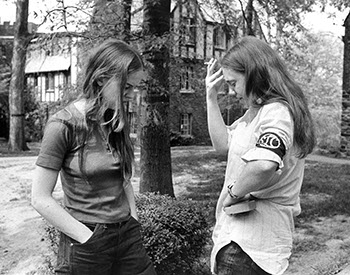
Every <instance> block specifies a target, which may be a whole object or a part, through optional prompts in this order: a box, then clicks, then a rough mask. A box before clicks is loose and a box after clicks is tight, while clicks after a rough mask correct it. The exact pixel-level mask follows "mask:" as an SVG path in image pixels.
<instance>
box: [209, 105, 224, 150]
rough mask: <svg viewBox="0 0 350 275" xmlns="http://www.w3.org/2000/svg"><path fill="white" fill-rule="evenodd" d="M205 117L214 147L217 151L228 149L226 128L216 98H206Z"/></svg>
mask: <svg viewBox="0 0 350 275" xmlns="http://www.w3.org/2000/svg"><path fill="white" fill-rule="evenodd" d="M207 117H208V129H209V134H210V139H211V141H212V144H213V147H214V149H215V150H216V151H218V152H219V153H226V152H227V150H228V144H227V140H228V138H227V129H226V126H225V123H224V120H223V118H222V115H221V112H220V108H219V105H218V103H217V99H216V98H215V99H207Z"/></svg>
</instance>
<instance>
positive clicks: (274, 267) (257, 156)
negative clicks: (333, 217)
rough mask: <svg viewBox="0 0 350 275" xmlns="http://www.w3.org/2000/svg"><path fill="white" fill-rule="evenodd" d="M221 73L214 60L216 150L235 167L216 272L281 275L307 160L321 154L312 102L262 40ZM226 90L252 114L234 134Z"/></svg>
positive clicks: (219, 223)
mask: <svg viewBox="0 0 350 275" xmlns="http://www.w3.org/2000/svg"><path fill="white" fill-rule="evenodd" d="M217 65H218V62H217V61H216V60H215V59H211V60H210V62H209V64H208V68H207V76H206V90H207V112H208V127H209V133H210V137H211V140H212V144H213V146H214V148H215V149H216V150H217V151H218V152H221V153H228V159H227V167H226V174H225V182H224V185H223V188H222V191H221V194H220V197H219V199H218V203H217V208H216V225H215V228H214V231H213V241H214V246H213V250H212V255H211V266H212V272H213V273H214V274H218V275H233V274H237V275H248V274H249V275H253V274H259V275H260V274H274V275H281V274H283V273H284V272H285V270H286V269H287V267H288V259H289V257H290V255H291V250H292V233H293V229H294V222H293V217H294V216H296V215H298V214H299V213H300V211H301V210H300V202H299V193H300V189H301V185H302V181H303V174H304V164H305V157H306V156H307V155H308V154H309V153H311V152H312V150H313V148H314V146H315V135H314V127H313V122H312V118H311V115H310V112H309V109H308V106H307V101H306V98H305V96H304V94H303V91H302V89H301V88H300V86H299V85H298V84H297V83H296V81H295V80H294V79H293V78H292V76H291V75H290V74H289V72H288V71H287V69H286V66H285V65H284V63H283V61H282V60H281V58H280V57H279V56H278V54H277V53H276V52H275V51H274V50H273V49H272V48H271V47H270V46H269V45H268V44H267V43H265V42H263V41H261V40H259V39H258V38H255V37H250V36H248V37H244V38H242V39H241V40H240V41H239V42H238V43H237V44H235V45H234V46H233V47H232V48H231V49H230V50H229V51H228V52H227V53H226V55H225V56H224V57H223V58H222V60H221V62H220V65H221V68H220V69H219V70H217V71H216V70H215V68H216V67H217ZM225 82H226V83H227V84H228V86H229V89H230V90H231V91H232V92H233V93H235V94H236V96H237V97H238V98H240V99H241V102H242V103H243V104H245V105H246V107H247V108H248V109H247V111H246V113H245V114H244V115H243V116H242V117H241V118H239V119H238V120H236V121H235V122H234V123H233V124H232V125H229V126H226V125H225V123H224V121H223V118H222V116H221V112H220V109H219V106H218V101H217V94H218V92H219V91H220V89H221V88H222V86H223V84H224V83H225ZM244 208H246V209H245V210H246V211H245V210H244ZM232 209H236V211H238V212H239V211H243V213H238V212H237V213H236V212H235V210H232ZM242 209H243V210H242ZM244 211H245V212H244Z"/></svg>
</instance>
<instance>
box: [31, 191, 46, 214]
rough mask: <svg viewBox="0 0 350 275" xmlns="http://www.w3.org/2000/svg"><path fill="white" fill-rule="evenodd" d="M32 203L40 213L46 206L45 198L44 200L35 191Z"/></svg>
mask: <svg viewBox="0 0 350 275" xmlns="http://www.w3.org/2000/svg"><path fill="white" fill-rule="evenodd" d="M30 204H31V205H32V207H33V208H34V209H35V210H36V211H38V212H39V213H40V212H41V209H43V208H44V200H43V198H42V197H40V196H38V195H35V194H33V193H32V197H31V201H30Z"/></svg>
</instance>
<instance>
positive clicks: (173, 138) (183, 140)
mask: <svg viewBox="0 0 350 275" xmlns="http://www.w3.org/2000/svg"><path fill="white" fill-rule="evenodd" d="M193 144H194V138H193V136H184V135H181V133H179V132H174V131H171V132H170V146H187V145H193Z"/></svg>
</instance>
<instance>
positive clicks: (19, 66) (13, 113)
mask: <svg viewBox="0 0 350 275" xmlns="http://www.w3.org/2000/svg"><path fill="white" fill-rule="evenodd" d="M29 41H30V39H29V34H28V0H17V4H16V23H15V33H14V42H13V56H12V74H11V81H10V91H9V106H10V136H9V149H10V150H11V151H24V150H28V149H29V148H28V147H27V145H26V141H25V136H24V100H23V93H24V87H25V83H24V81H25V77H24V76H25V65H26V52H27V47H28V44H29Z"/></svg>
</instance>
